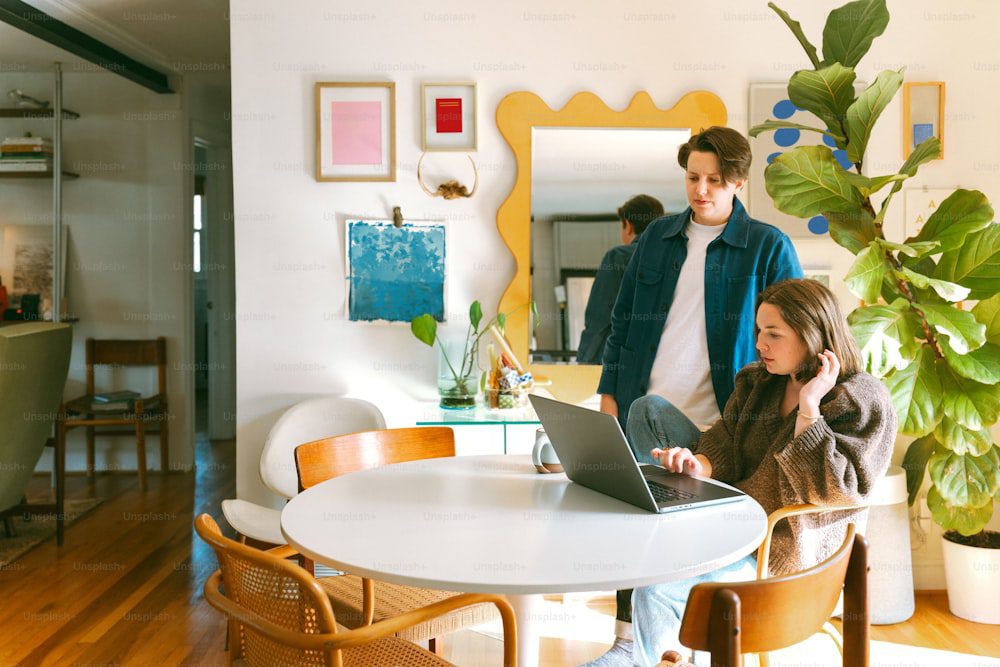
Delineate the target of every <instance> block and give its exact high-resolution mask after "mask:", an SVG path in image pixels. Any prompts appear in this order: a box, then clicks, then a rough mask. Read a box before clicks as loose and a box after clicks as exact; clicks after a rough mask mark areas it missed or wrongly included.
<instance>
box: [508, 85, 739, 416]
mask: <svg viewBox="0 0 1000 667" xmlns="http://www.w3.org/2000/svg"><path fill="white" fill-rule="evenodd" d="M725 124H726V108H725V105H724V104H723V103H722V100H721V99H719V98H718V97H717V96H716V95H714V94H712V93H709V92H705V91H696V92H691V93H688V94H686V95H684V96H683V97H682V98H681V99H680V100H678V102H677V103H676V104H675V105H674V106H673V107H672V108H670V109H659V108H657V107H656V105H655V104H654V103H653V100H652V98H650V96H649V94H648V93H646V92H639V93H636V95H635V96H634V97H633V98H632V101H631V102H630V103H629V105H628V107H627V108H626V109H624V110H622V111H616V110H614V109H611V108H610V107H608V106H607V105H606V104H605V103H604V102H603V101H602V100H601V99H600V98H599V97H597V96H596V95H594V94H593V93H578V94H577V95H574V96H573V98H572V99H570V101H569V102H568V103H567V104H566V105H565V106H564V107H563V108H562V109H558V110H553V109H551V108H549V106H548V105H547V104H546V103H545V102H544V101H543V100H542V99H541V98H540V97H538V96H537V95H535V94H534V93H529V92H516V93H511V94H510V95H507V96H506V97H505V98H504V99H503V100H501V101H500V104H499V105H498V106H497V127H498V128H499V129H500V134H501V135H503V137H504V139H505V140H506V141H507V143H508V144H509V145H510V147H511V150H513V152H514V158H515V159H516V160H517V178H516V179H515V182H514V187H513V189H512V190H511V193H510V195H509V196H508V197H507V199H506V201H504V203H503V204H501V206H500V209H499V210H498V211H497V228H498V229H499V231H500V236H501V237H502V238H503V240H504V243H506V244H507V247H508V248H509V249H510V251H511V253H512V254H513V255H514V259H515V261H516V269H515V272H514V277H513V279H512V280H511V283H510V285H509V286H508V287H507V290H506V291H505V292H504V294H503V297H501V299H500V305H499V306H498V312H506V313H510V315H509V317H508V319H507V326H506V333H507V338H508V339H509V340H510V343H511V348H512V351H513V352H514V354H515V355H516V356H517V358H518V359H519V360H521V361H522V362H525V365H526V366H527V369H528V370H530V371H531V373H532V374H533V375H534V376H535V377H537V378H543V377H544V378H548V379H550V380H551V381H552V385H551V387H550V388H549V391H550V392H551V393H552V395H553V396H555V397H556V398H558V399H560V400H564V401H569V402H574V403H576V402H580V401H583V400H585V399H587V398H588V397H590V396H592V395H593V394H594V392H595V391H596V389H597V382H598V379H599V378H600V374H601V366H600V365H599V364H592V365H586V364H577V363H576V362H575V360H574V356H575V346H576V344H577V343H578V342H579V339H580V323H581V322H582V311H583V306H584V305H585V304H586V301H587V294H588V291H589V285H590V283H591V282H592V280H593V269H596V266H595V261H596V262H599V261H600V257H601V255H602V254H603V253H604V252H605V251H606V250H607V249H608V248H609V247H610V246H611V245H614V244H615V243H618V242H620V241H618V240H617V234H618V225H619V223H618V220H617V217H616V215H615V211H616V208H617V206H619V205H621V204H622V203H623V202H624V198H625V197H627V196H629V194H640V193H644V194H654V195H655V196H657V197H658V198H660V199H661V201H662V203H663V204H664V206H665V208H666V210H667V212H668V213H671V212H675V210H674V209H676V208H678V207H681V208H683V207H684V206H686V200H685V199H684V194H683V184H682V183H681V185H680V188H681V190H680V191H679V192H678V191H677V187H678V186H677V183H670V182H668V181H670V179H679V178H680V177H681V176H682V174H683V172H682V171H681V169H680V167H679V166H676V154H677V153H676V146H677V145H678V144H679V143H682V142H683V141H685V140H686V137H688V136H690V134H691V133H694V132H697V131H699V130H700V129H702V128H706V127H711V126H712V125H725ZM582 130H585V132H581V131H582ZM601 130H604V132H601ZM627 130H658V132H646V133H642V135H641V137H642V138H639V137H640V135H639V134H638V133H636V134H635V135H633V136H632V137H631V138H630V137H629V135H630V134H631V133H630V132H623V131H627ZM671 130H672V131H671ZM602 134H603V135H604V136H600V135H602ZM533 145H534V146H535V153H536V154H533V151H532V147H533ZM547 146H551V147H552V148H546V147H547ZM563 146H565V147H572V150H565V149H563V148H562V147H563ZM589 146H593V147H594V148H589ZM601 146H608V147H612V146H613V147H615V150H618V151H620V152H619V153H618V155H620V156H621V157H615V156H614V155H609V154H608V153H607V151H605V150H603V149H600V148H598V147H601ZM633 147H634V150H635V151H637V153H636V154H635V155H634V156H633V155H632V150H633ZM640 150H645V151H646V152H647V155H642V154H639V153H638V151H640ZM590 151H593V152H595V153H600V154H599V155H598V154H595V155H593V156H592V157H589V158H588V157H587V155H588V154H589V152H590ZM664 153H665V155H664ZM668 164H672V165H673V169H674V171H669V170H668V169H667V168H666V167H665V166H664V165H668ZM553 165H554V166H553ZM533 169H534V170H538V171H539V174H537V175H536V174H533ZM543 170H545V171H544V173H543ZM633 172H634V175H630V174H632V173H633ZM650 172H653V173H655V174H661V173H662V174H663V179H664V183H663V184H658V183H656V182H655V181H656V180H657V178H658V177H657V176H654V177H652V178H650ZM543 183H544V189H543ZM533 189H534V190H536V191H535V192H533ZM643 191H648V192H643ZM595 193H599V194H600V196H598V194H595ZM584 199H586V200H588V201H589V203H588V204H583V203H581V202H583V200H584ZM618 199H621V200H622V201H618ZM558 201H563V202H566V201H572V202H574V204H575V206H576V207H577V209H576V210H575V211H574V213H573V215H564V214H562V213H560V212H559V210H561V209H560V207H562V208H566V206H565V204H554V203H553V202H558ZM611 202H617V204H612V203H611ZM588 205H589V206H590V207H591V209H586V212H580V210H579V207H581V206H583V207H585V206H588ZM534 214H538V219H539V220H541V219H542V218H543V217H544V219H545V222H546V226H545V229H546V234H545V235H544V238H545V239H546V242H547V243H548V244H550V245H552V246H553V247H546V248H544V249H541V248H539V249H536V250H537V252H535V253H534V255H535V256H536V258H542V260H543V262H542V263H544V264H545V266H542V265H541V264H540V265H539V266H537V267H536V266H534V265H533V261H532V259H533V248H532V237H533V236H534V237H535V238H537V239H541V238H543V236H540V234H539V230H540V229H541V228H542V225H540V224H539V225H536V230H535V232H534V234H533V231H532V217H533V215H534ZM553 221H554V222H553ZM594 223H600V224H594ZM553 228H556V231H555V232H554V233H553V232H551V231H548V230H551V229H553ZM552 239H556V241H555V243H554V244H553V241H552ZM559 239H563V241H559ZM570 253H575V254H574V255H573V257H574V259H573V260H572V261H565V262H563V265H560V266H557V268H556V270H554V271H553V270H552V267H551V264H552V262H548V259H547V258H549V257H554V258H555V259H554V262H555V263H556V264H558V263H559V258H560V256H568V255H569V254H570ZM594 258H597V259H596V260H595V259H594ZM536 261H537V259H536ZM565 265H571V266H570V267H569V268H567V267H566V266H565ZM588 268H589V269H591V270H588ZM532 273H535V274H536V275H535V278H534V280H535V284H534V285H533V284H532ZM533 294H534V295H535V301H536V304H537V305H538V308H539V325H540V326H538V327H536V329H535V332H534V334H535V337H534V340H533V336H532V332H531V331H530V326H531V322H530V312H529V311H528V309H527V308H524V307H523V306H524V305H525V304H527V303H528V302H529V301H530V300H531V298H532V295H533ZM567 306H569V308H570V309H569V311H567ZM568 312H571V313H573V312H575V313H577V315H575V316H574V315H571V316H570V317H567V313H568ZM543 360H551V361H543Z"/></svg>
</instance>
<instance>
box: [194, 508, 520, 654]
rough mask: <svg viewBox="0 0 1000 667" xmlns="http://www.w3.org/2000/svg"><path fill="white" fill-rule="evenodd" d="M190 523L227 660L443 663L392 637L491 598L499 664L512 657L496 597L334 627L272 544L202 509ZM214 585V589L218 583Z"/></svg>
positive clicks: (512, 640) (305, 578)
mask: <svg viewBox="0 0 1000 667" xmlns="http://www.w3.org/2000/svg"><path fill="white" fill-rule="evenodd" d="M195 530H196V531H197V532H198V535H199V536H201V538H202V539H203V540H205V542H207V543H208V544H209V545H210V546H211V547H212V549H213V550H214V551H215V555H216V557H217V558H218V560H219V570H217V571H216V572H215V573H213V574H212V575H211V576H210V577H209V578H208V580H207V581H206V582H205V599H206V600H207V601H208V603H209V604H210V605H212V606H213V607H215V608H216V609H218V610H219V611H221V612H222V613H223V614H224V615H225V616H226V617H227V618H228V619H229V651H228V657H229V664H234V663H235V664H246V665H250V666H256V665H261V666H265V665H266V666H271V665H329V666H334V667H352V666H355V667H362V666H363V667H370V666H371V665H407V666H408V667H442V666H445V665H451V664H452V663H449V662H447V661H445V660H443V659H442V658H440V657H438V656H436V655H434V654H433V653H431V652H429V651H426V650H424V649H422V648H420V647H419V646H417V645H415V644H413V643H411V642H408V641H405V640H403V639H399V638H398V637H394V636H393V635H394V634H398V633H400V632H402V631H404V630H406V629H407V628H409V627H412V626H414V625H416V624H420V623H426V622H428V621H429V620H431V619H434V618H437V617H439V616H441V615H444V614H449V613H453V612H454V611H456V610H459V609H462V608H465V607H468V606H470V605H481V604H491V605H494V606H495V607H496V608H497V610H498V611H499V613H500V618H501V619H502V621H503V632H504V665H510V666H513V665H515V664H516V661H517V658H516V655H517V639H516V626H515V621H514V611H513V609H512V608H511V606H510V603H508V602H507V601H506V600H505V599H504V598H503V597H502V596H499V595H483V594H465V595H456V596H453V597H450V598H448V599H445V600H441V601H439V602H436V603H434V604H432V605H428V606H426V607H422V608H420V609H414V610H411V611H410V612H408V613H406V614H402V615H400V616H398V617H395V618H387V619H385V620H383V621H382V622H380V623H377V624H374V625H368V626H365V627H362V628H358V629H355V630H345V629H343V628H342V627H340V626H338V624H337V619H336V616H335V615H334V611H333V608H332V607H331V605H330V600H329V598H328V597H327V594H326V591H324V590H323V588H321V587H320V585H319V584H318V583H317V581H316V579H314V578H313V577H312V575H310V574H309V573H308V572H306V571H305V570H304V569H302V568H301V567H299V566H298V565H296V564H295V563H293V562H292V561H289V560H286V559H285V558H284V557H283V556H286V555H287V553H285V552H288V553H294V551H293V550H292V549H291V548H289V547H287V546H280V547H277V548H276V549H272V550H271V551H260V550H259V549H255V548H253V547H251V546H248V545H246V544H242V543H240V542H237V541H236V540H231V539H229V538H226V537H224V536H223V535H222V533H221V532H220V531H219V527H218V525H217V524H216V523H215V521H214V520H213V519H212V517H210V516H208V515H207V514H202V515H201V516H199V517H198V518H197V519H195ZM220 585H221V586H222V588H220Z"/></svg>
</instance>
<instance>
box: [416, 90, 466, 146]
mask: <svg viewBox="0 0 1000 667" xmlns="http://www.w3.org/2000/svg"><path fill="white" fill-rule="evenodd" d="M420 97H421V100H422V101H421V107H420V108H421V114H420V116H421V118H420V120H421V123H420V127H421V130H420V138H421V148H423V150H425V151H474V150H476V84H474V83H468V82H465V83H424V84H421V86H420Z"/></svg>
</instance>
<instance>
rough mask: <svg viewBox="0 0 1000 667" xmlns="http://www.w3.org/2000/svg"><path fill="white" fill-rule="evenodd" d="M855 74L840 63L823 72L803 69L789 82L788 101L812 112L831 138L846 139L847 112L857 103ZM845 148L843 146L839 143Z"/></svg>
mask: <svg viewBox="0 0 1000 667" xmlns="http://www.w3.org/2000/svg"><path fill="white" fill-rule="evenodd" d="M854 78H855V75H854V70H852V69H851V68H849V67H844V66H843V65H841V64H840V63H833V64H832V65H830V66H828V67H824V68H822V69H817V70H810V69H802V70H799V71H798V72H795V74H792V78H790V79H789V80H788V99H790V100H791V101H792V103H793V104H794V105H795V106H797V107H799V108H800V109H805V110H806V111H811V112H812V113H813V114H815V115H816V117H817V118H819V119H820V120H821V121H823V123H825V124H826V126H827V128H829V130H830V133H831V134H832V135H843V133H844V130H843V126H844V121H845V119H846V117H847V109H848V107H850V106H851V104H852V103H853V102H854ZM837 146H838V148H844V147H845V145H844V143H843V142H837Z"/></svg>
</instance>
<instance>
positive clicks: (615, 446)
mask: <svg viewBox="0 0 1000 667" xmlns="http://www.w3.org/2000/svg"><path fill="white" fill-rule="evenodd" d="M528 398H529V399H530V400H531V405H532V406H533V407H534V408H535V412H536V413H537V414H538V418H539V419H540V420H541V422H542V426H544V427H545V433H546V434H547V435H548V436H549V441H550V442H551V443H552V446H553V448H555V450H556V454H557V455H558V456H559V462H560V463H561V464H562V466H563V470H564V471H565V472H566V476H567V477H569V478H570V480H572V481H573V482H576V483H577V484H582V485H583V486H586V487H587V488H589V489H593V490H594V491H598V492H600V493H603V494H605V495H608V496H611V497H613V498H617V499H618V500H623V501H625V502H627V503H629V504H632V505H635V506H636V507H641V508H642V509H645V510H649V511H650V512H659V513H664V512H677V511H679V510H686V509H690V508H693V507H704V506H707V505H718V504H721V503H730V502H735V501H737V500H740V499H742V498H743V497H744V496H745V495H746V494H745V493H743V492H742V491H739V490H737V489H733V488H731V487H729V486H726V485H724V484H721V483H718V482H714V481H712V480H710V479H707V478H701V477H692V476H691V475H685V474H682V473H675V472H669V471H667V470H664V469H663V468H662V467H660V466H656V465H640V464H639V462H638V461H636V459H635V455H634V454H633V453H632V448H631V447H629V444H628V441H627V440H626V439H625V434H624V433H623V432H622V429H621V426H620V425H619V424H618V420H617V419H616V418H615V417H612V416H611V415H608V414H605V413H603V412H596V411H594V410H590V409H587V408H581V407H579V406H577V405H570V404H569V403H562V402H560V401H554V400H552V399H548V398H542V397H541V396H535V395H533V394H532V395H529V397H528Z"/></svg>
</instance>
